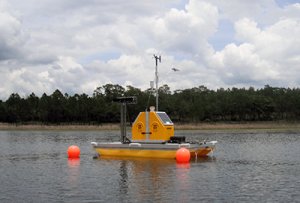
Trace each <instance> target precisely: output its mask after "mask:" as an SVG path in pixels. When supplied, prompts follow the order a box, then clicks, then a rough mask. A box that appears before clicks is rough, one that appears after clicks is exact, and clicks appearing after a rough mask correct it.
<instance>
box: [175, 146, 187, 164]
mask: <svg viewBox="0 0 300 203" xmlns="http://www.w3.org/2000/svg"><path fill="white" fill-rule="evenodd" d="M190 158H191V154H190V151H189V150H188V149H186V148H184V147H182V148H180V149H178V150H177V151H176V161H177V163H188V162H189V161H190Z"/></svg>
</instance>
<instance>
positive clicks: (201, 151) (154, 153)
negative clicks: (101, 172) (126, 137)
mask: <svg viewBox="0 0 300 203" xmlns="http://www.w3.org/2000/svg"><path fill="white" fill-rule="evenodd" d="M215 144H216V143H215V142H208V143H205V144H201V145H199V144H191V145H190V144H184V145H180V144H140V143H131V144H122V143H96V142H93V143H92V145H93V147H94V149H95V151H96V152H97V153H98V154H99V155H100V156H114V157H141V158H168V159H175V158H176V151H177V150H178V149H179V148H181V147H185V148H186V149H188V150H189V151H190V154H191V157H198V156H199V157H200V156H207V155H208V154H209V153H210V152H212V151H213V150H214V149H215Z"/></svg>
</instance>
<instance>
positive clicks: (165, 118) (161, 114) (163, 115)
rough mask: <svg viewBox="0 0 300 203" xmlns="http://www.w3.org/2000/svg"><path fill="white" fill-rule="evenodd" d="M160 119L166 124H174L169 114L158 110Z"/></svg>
mask: <svg viewBox="0 0 300 203" xmlns="http://www.w3.org/2000/svg"><path fill="white" fill-rule="evenodd" d="M156 113H157V115H158V117H159V118H160V120H161V121H162V122H163V123H164V124H165V125H173V122H172V121H171V119H170V118H169V116H168V115H167V114H166V113H165V112H156Z"/></svg>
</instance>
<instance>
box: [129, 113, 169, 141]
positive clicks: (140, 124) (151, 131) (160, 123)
mask: <svg viewBox="0 0 300 203" xmlns="http://www.w3.org/2000/svg"><path fill="white" fill-rule="evenodd" d="M172 136H174V124H173V122H172V121H171V119H170V118H169V116H168V115H167V114H166V113H165V112H160V111H146V112H141V113H140V114H139V115H138V117H137V118H136V120H135V121H134V123H133V125H132V141H133V142H141V141H142V142H166V141H169V140H170V138H171V137H172Z"/></svg>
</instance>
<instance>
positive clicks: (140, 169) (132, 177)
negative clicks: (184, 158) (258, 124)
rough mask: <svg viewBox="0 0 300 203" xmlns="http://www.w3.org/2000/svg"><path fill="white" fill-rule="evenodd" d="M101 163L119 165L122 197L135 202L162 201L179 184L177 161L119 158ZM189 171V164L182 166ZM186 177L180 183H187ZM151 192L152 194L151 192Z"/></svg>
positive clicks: (181, 178)
mask: <svg viewBox="0 0 300 203" xmlns="http://www.w3.org/2000/svg"><path fill="white" fill-rule="evenodd" d="M98 160H99V161H110V162H111V161H113V162H116V163H118V164H119V170H118V171H119V180H118V183H119V191H120V193H121V196H129V195H130V196H134V197H135V201H137V202H141V201H143V200H145V199H153V200H162V199H164V198H165V197H166V195H165V194H166V193H167V191H169V188H170V187H173V186H174V184H176V182H177V180H176V179H177V178H178V177H177V175H178V173H179V174H180V173H185V171H183V170H181V171H179V172H176V170H175V169H176V167H177V164H176V161H175V160H169V159H143V158H119V157H104V158H103V157H102V158H99V159H98ZM178 167H184V170H189V168H190V165H189V164H180V165H178ZM183 179H184V176H181V177H180V181H179V182H181V181H183V182H185V181H184V180H183ZM150 191H151V192H150Z"/></svg>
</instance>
